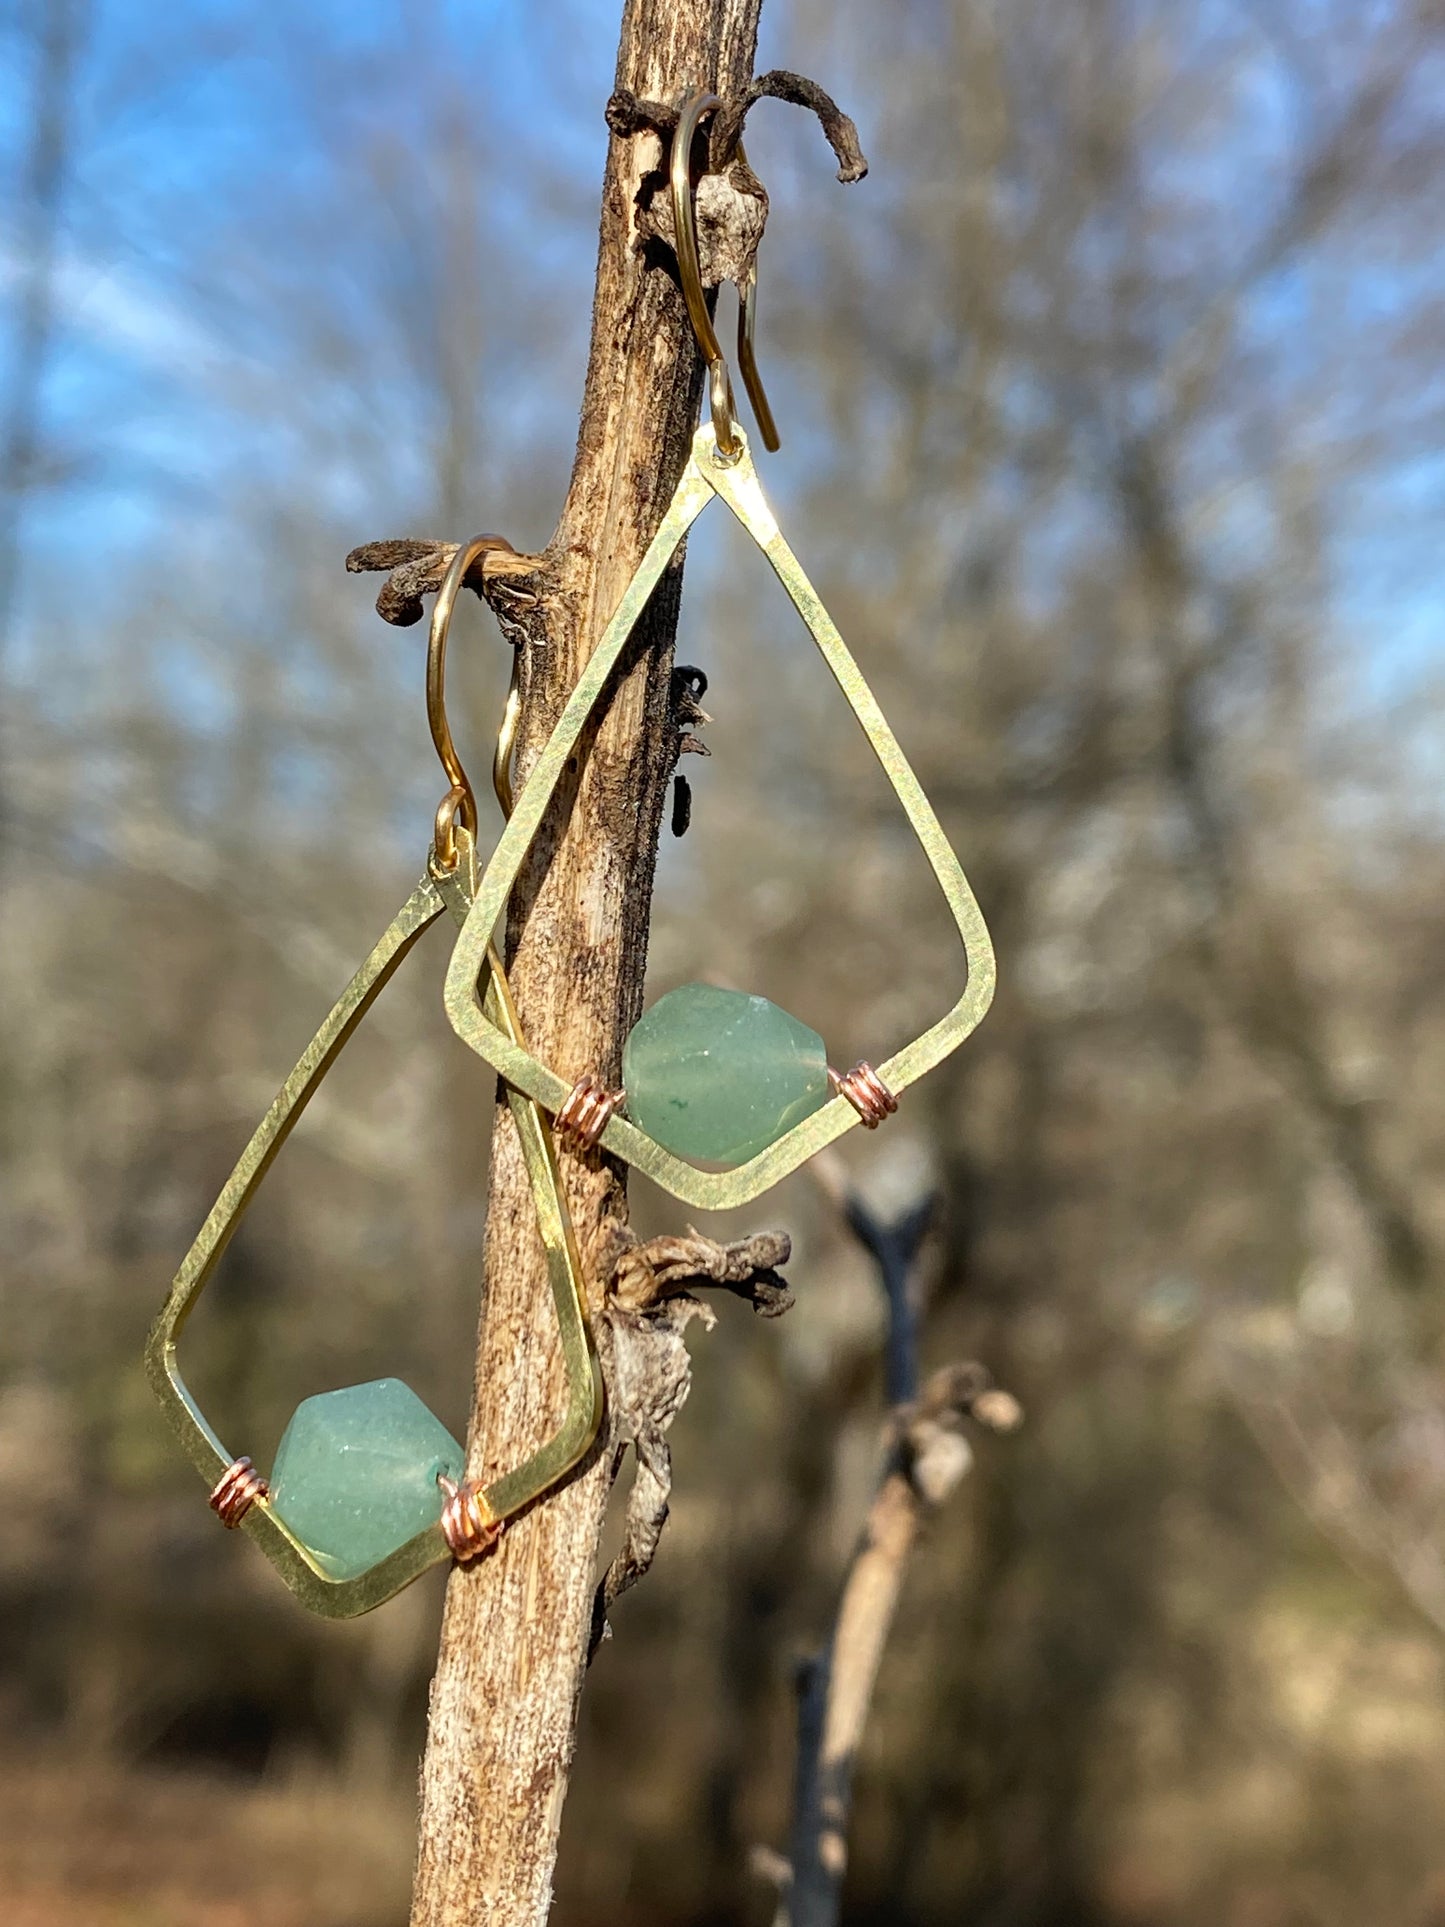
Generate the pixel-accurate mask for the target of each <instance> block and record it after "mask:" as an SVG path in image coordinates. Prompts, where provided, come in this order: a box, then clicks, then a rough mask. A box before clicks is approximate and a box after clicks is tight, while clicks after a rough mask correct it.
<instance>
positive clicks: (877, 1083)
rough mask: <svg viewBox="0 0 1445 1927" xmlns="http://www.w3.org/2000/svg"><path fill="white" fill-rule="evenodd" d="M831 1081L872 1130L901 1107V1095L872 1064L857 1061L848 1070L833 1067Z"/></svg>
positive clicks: (830, 1071)
mask: <svg viewBox="0 0 1445 1927" xmlns="http://www.w3.org/2000/svg"><path fill="white" fill-rule="evenodd" d="M828 1082H829V1083H830V1084H831V1085H832V1086H833V1089H834V1091H835V1092H836V1093H837V1094H838V1095H839V1096H840V1097H846V1098H847V1100H848V1102H849V1103H850V1104H851V1105H852V1106H853V1109H854V1110H855V1111H856V1112H857V1113H858V1115H859V1117H861V1118H862V1120H863V1124H864V1128H865V1129H867V1130H869V1131H876V1130H877V1129H878V1126H879V1125H880V1124H881V1123H882V1122H883V1120H884V1118H885V1117H892V1115H893V1113H894V1112H895V1111H896V1110H897V1109H898V1099H897V1098H896V1097H895V1096H894V1095H893V1093H892V1091H890V1090H889V1088H888V1086H887V1085H886V1084H885V1083H884V1082H883V1079H882V1078H881V1077H880V1076H879V1075H878V1073H877V1071H875V1070H874V1068H873V1066H872V1065H871V1064H866V1063H865V1064H855V1065H854V1066H853V1068H852V1070H851V1071H847V1072H843V1071H835V1070H831V1069H830V1070H829V1072H828Z"/></svg>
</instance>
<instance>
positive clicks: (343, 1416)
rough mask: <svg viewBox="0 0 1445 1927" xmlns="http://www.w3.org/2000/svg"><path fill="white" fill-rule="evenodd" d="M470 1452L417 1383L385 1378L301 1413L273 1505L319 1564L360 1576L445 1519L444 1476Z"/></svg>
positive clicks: (280, 1460) (455, 1473) (334, 1572)
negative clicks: (439, 1483)
mask: <svg viewBox="0 0 1445 1927" xmlns="http://www.w3.org/2000/svg"><path fill="white" fill-rule="evenodd" d="M465 1462H466V1461H465V1455H464V1453H463V1452H462V1448H461V1447H460V1446H459V1445H458V1444H457V1442H456V1440H455V1439H454V1438H453V1437H452V1435H451V1433H450V1432H449V1431H448V1430H447V1428H446V1427H445V1426H444V1425H443V1424H442V1422H441V1420H440V1419H439V1418H434V1417H433V1416H432V1414H431V1413H430V1412H429V1411H428V1410H427V1408H426V1406H425V1405H423V1404H422V1402H421V1400H420V1399H419V1398H418V1397H417V1395H416V1393H415V1392H414V1391H413V1390H412V1389H411V1387H410V1386H409V1385H403V1384H402V1382H401V1380H400V1379H399V1378H378V1379H376V1380H375V1381H374V1382H373V1383H372V1384H370V1385H348V1386H347V1387H346V1388H345V1389H344V1390H343V1391H340V1392H321V1393H319V1394H318V1395H317V1396H316V1397H315V1398H308V1399H305V1400H303V1402H302V1403H301V1404H300V1405H298V1406H297V1407H296V1411H295V1413H294V1414H293V1416H292V1419H291V1423H290V1424H289V1425H288V1426H287V1427H286V1430H285V1431H284V1432H283V1433H282V1435H281V1443H280V1445H278V1446H277V1448H276V1463H275V1466H274V1467H273V1469H272V1472H271V1507H272V1510H273V1511H274V1512H276V1513H277V1514H279V1516H280V1517H281V1518H282V1519H284V1520H285V1522H286V1524H287V1525H288V1526H289V1527H290V1528H291V1530H292V1531H293V1532H294V1533H295V1534H296V1537H297V1538H298V1539H299V1540H300V1541H301V1543H302V1544H303V1545H304V1546H306V1547H308V1548H309V1549H310V1551H311V1552H312V1553H313V1554H314V1555H315V1557H316V1561H317V1564H318V1565H320V1566H322V1567H323V1568H324V1569H325V1570H326V1572H328V1573H329V1574H330V1575H331V1576H332V1577H333V1578H335V1579H355V1578H356V1577H357V1575H358V1574H359V1573H363V1572H367V1571H369V1569H370V1568H371V1567H372V1566H374V1565H376V1564H378V1563H379V1562H380V1561H381V1560H382V1559H384V1558H385V1557H386V1555H387V1554H388V1553H389V1552H395V1551H396V1549H397V1547H398V1546H404V1545H405V1544H406V1542H407V1540H408V1539H414V1538H415V1537H416V1535H417V1533H419V1532H421V1531H423V1530H424V1529H425V1528H426V1527H427V1526H429V1525H435V1524H436V1523H437V1521H438V1520H439V1519H440V1517H441V1512H442V1506H443V1504H444V1502H445V1494H444V1493H442V1492H441V1491H439V1490H438V1487H437V1474H438V1473H439V1472H444V1473H445V1474H446V1476H447V1477H448V1478H449V1479H460V1478H461V1476H462V1470H463V1467H464V1465H465Z"/></svg>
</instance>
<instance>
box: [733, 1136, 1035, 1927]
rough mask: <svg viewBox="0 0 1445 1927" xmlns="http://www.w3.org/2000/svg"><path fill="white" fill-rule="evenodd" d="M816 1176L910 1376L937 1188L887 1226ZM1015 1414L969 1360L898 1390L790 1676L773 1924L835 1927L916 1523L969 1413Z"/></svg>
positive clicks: (959, 1455) (832, 1175) (954, 1481)
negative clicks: (861, 1752)
mask: <svg viewBox="0 0 1445 1927" xmlns="http://www.w3.org/2000/svg"><path fill="white" fill-rule="evenodd" d="M819 1176H820V1180H821V1182H822V1183H823V1185H824V1187H825V1189H827V1190H828V1192H829V1194H830V1195H831V1196H833V1198H834V1199H835V1201H836V1202H837V1203H838V1205H839V1208H840V1209H841V1210H842V1211H843V1214H844V1216H845V1218H846V1221H847V1223H848V1225H849V1227H850V1229H851V1230H852V1231H853V1233H854V1235H855V1237H857V1238H858V1240H859V1242H860V1243H861V1244H862V1245H863V1246H864V1248H865V1249H866V1250H867V1251H869V1252H870V1253H871V1254H872V1256H873V1258H874V1261H875V1263H876V1264H877V1266H878V1273H879V1283H880V1285H881V1286H882V1289H883V1292H884V1295H885V1297H886V1299H887V1302H888V1322H889V1334H888V1357H889V1381H890V1385H892V1384H908V1385H915V1384H916V1383H917V1378H918V1365H917V1356H916V1351H917V1323H916V1319H915V1317H914V1311H913V1291H912V1279H911V1276H910V1273H911V1269H912V1267H913V1265H914V1263H915V1262H916V1259H917V1255H918V1252H919V1249H920V1247H921V1245H922V1242H923V1239H924V1236H925V1234H926V1231H927V1227H928V1222H929V1220H930V1218H931V1216H932V1213H933V1208H934V1204H935V1199H934V1198H933V1197H932V1196H929V1197H927V1198H925V1199H922V1200H920V1201H919V1203H918V1204H916V1205H914V1206H912V1207H911V1208H910V1209H909V1210H908V1211H906V1212H904V1213H903V1214H902V1216H901V1217H899V1218H898V1219H896V1220H895V1221H893V1222H892V1223H891V1224H890V1223H888V1222H886V1221H885V1220H882V1219H880V1218H879V1217H878V1216H877V1215H876V1214H875V1213H874V1212H872V1211H871V1210H870V1209H869V1207H868V1206H867V1205H866V1204H865V1202H864V1201H863V1199H862V1198H861V1197H860V1196H859V1194H858V1193H857V1191H856V1190H854V1189H853V1188H852V1187H851V1186H849V1185H848V1184H847V1182H846V1179H844V1177H843V1176H842V1167H841V1165H839V1164H837V1163H836V1162H829V1163H825V1164H823V1166H822V1168H821V1170H820V1173H819ZM1022 1418H1023V1412H1022V1409H1021V1407H1020V1406H1019V1403H1018V1401H1017V1400H1016V1399H1015V1398H1014V1397H1013V1396H1012V1395H1011V1394H1010V1393H1008V1392H1005V1391H1001V1390H1000V1389H999V1388H998V1387H996V1386H995V1385H994V1384H993V1381H992V1379H991V1377H990V1375H989V1373H988V1371H987V1370H986V1369H985V1367H984V1366H982V1365H979V1364H975V1363H972V1362H969V1363H961V1364H954V1365H947V1366H944V1367H943V1369H942V1370H940V1371H936V1372H934V1373H933V1374H932V1375H931V1376H930V1377H929V1379H928V1380H927V1382H926V1383H925V1384H924V1386H923V1389H922V1390H921V1392H919V1393H918V1394H917V1395H916V1396H911V1397H909V1398H907V1399H904V1400H896V1399H895V1401H894V1404H893V1410H892V1412H891V1413H890V1416H889V1420H888V1424H887V1428H886V1430H885V1434H884V1445H883V1454H882V1464H881V1467H880V1471H879V1479H878V1485H877V1489H876V1491H875V1493H874V1497H873V1502H872V1504H871V1505H870V1506H869V1508H868V1516H867V1518H866V1520H865V1522H864V1526H863V1531H862V1534H861V1536H860V1538H859V1541H858V1544H857V1546H856V1548H855V1549H854V1552H853V1556H852V1559H851V1560H850V1562H849V1566H848V1571H847V1573H846V1575H845V1577H844V1581H843V1587H842V1591H841V1594H840V1596H839V1601H838V1611H837V1615H836V1617H835V1619H834V1623H833V1632H832V1637H831V1638H830V1640H829V1642H828V1646H827V1649H826V1651H825V1652H823V1653H821V1654H819V1655H817V1656H816V1657H814V1658H813V1659H811V1660H809V1661H808V1662H807V1663H806V1664H805V1665H804V1666H803V1667H802V1668H801V1669H800V1671H799V1674H798V1681H797V1689H798V1761H797V1770H796V1776H795V1782H794V1806H793V1837H792V1854H791V1859H789V1860H784V1859H783V1858H782V1856H780V1855H777V1854H773V1853H771V1852H768V1853H765V1854H763V1855H761V1856H759V1855H755V1856H754V1860H753V1865H754V1869H755V1871H757V1872H759V1873H761V1874H763V1875H765V1876H766V1877H767V1878H769V1879H770V1880H771V1881H772V1882H773V1883H774V1884H775V1885H776V1886H777V1888H778V1893H779V1902H778V1916H777V1918H778V1923H779V1927H834V1924H835V1923H836V1921H837V1919H838V1912H839V1906H840V1903H841V1899H842V1890H843V1877H844V1874H845V1872H846V1870H847V1864H848V1849H847V1828H848V1815H849V1809H850V1806H851V1801H852V1786H853V1765H854V1761H855V1760H856V1758H857V1754H858V1747H859V1745H860V1743H861V1741H862V1737H863V1732H864V1729H865V1727H866V1725H867V1720H868V1713H869V1709H870V1707H871V1705H872V1701H873V1689H874V1684H875V1682H876V1680H877V1677H878V1668H879V1665H880V1663H881V1661H882V1658H883V1651H884V1648H885V1646H886V1644H887V1640H888V1634H889V1631H890V1630H891V1628H892V1624H893V1616H894V1613H895V1611H896V1609H897V1604H898V1596H899V1592H900V1590H901V1588H902V1584H903V1577H904V1573H905V1572H906V1570H907V1565H908V1558H909V1555H910V1553H911V1552H912V1549H913V1545H914V1542H915V1540H916V1538H917V1536H918V1531H919V1527H920V1525H921V1524H922V1522H923V1519H924V1517H925V1516H926V1514H927V1513H929V1512H930V1511H932V1510H934V1509H935V1508H936V1507H938V1506H940V1505H941V1504H942V1503H943V1502H944V1500H945V1499H947V1498H948V1496H949V1495H950V1494H951V1493H952V1492H953V1491H954V1490H955V1488H956V1487H957V1486H958V1484H959V1482H960V1481H961V1480H962V1478H963V1477H964V1475H965V1474H966V1473H967V1471H968V1469H969V1466H970V1465H971V1464H972V1460H973V1454H972V1450H971V1448H970V1446H969V1442H968V1439H967V1437H966V1435H965V1429H964V1428H965V1421H967V1420H972V1421H973V1422H975V1423H977V1424H980V1425H984V1426H986V1427H988V1428H989V1429H990V1430H992V1431H997V1432H1011V1431H1012V1430H1013V1429H1014V1428H1015V1427H1016V1426H1017V1425H1018V1424H1020V1423H1021V1421H1022Z"/></svg>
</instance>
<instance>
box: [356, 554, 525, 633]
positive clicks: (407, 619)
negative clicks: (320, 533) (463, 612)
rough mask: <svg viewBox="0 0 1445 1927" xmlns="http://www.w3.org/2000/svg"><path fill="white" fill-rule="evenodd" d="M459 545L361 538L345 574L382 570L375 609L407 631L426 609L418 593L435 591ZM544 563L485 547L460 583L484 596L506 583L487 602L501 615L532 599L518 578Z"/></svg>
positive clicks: (362, 573)
mask: <svg viewBox="0 0 1445 1927" xmlns="http://www.w3.org/2000/svg"><path fill="white" fill-rule="evenodd" d="M460 547H461V543H460V542H444V541H442V540H441V538H440V537H437V536H407V535H404V536H395V537H392V538H391V539H389V540H383V541H380V542H363V543H362V545H361V547H360V548H358V549H353V550H352V551H351V553H350V555H348V556H347V558H346V568H347V573H348V574H350V575H365V574H370V573H372V572H374V571H376V570H378V569H385V570H386V571H387V579H386V581H385V582H384V583H383V584H382V585H381V590H380V593H379V594H378V595H377V598H376V613H377V614H378V615H379V616H380V617H381V619H382V621H383V622H389V623H391V624H393V625H394V627H396V628H398V629H409V628H411V626H412V624H413V623H417V622H420V621H421V619H422V616H423V614H424V613H425V611H424V609H423V606H422V597H423V596H428V595H435V594H436V592H437V590H438V589H439V588H440V587H441V586H442V578H443V576H445V574H446V572H447V570H448V569H449V568H450V567H451V565H452V558H453V556H455V554H456V552H457V550H458V549H459V548H460ZM542 567H543V558H542V557H541V556H539V555H512V554H509V553H508V552H507V551H506V550H505V549H488V550H486V551H485V552H484V553H483V554H481V555H479V556H478V557H477V559H476V561H475V562H473V564H472V566H471V567H470V568H469V569H468V570H467V573H466V576H465V577H464V579H463V583H462V586H463V588H466V589H470V590H472V591H473V593H474V594H476V595H479V596H485V595H486V591H487V588H488V586H497V585H499V584H504V585H505V588H506V595H505V597H504V598H500V599H499V598H496V597H493V598H492V599H491V600H492V606H493V608H494V609H495V610H496V612H497V615H498V617H499V618H501V619H505V615H506V613H507V611H508V609H509V608H510V609H511V610H513V611H515V610H516V609H518V608H521V607H526V606H529V605H530V604H531V603H533V602H534V601H535V600H536V597H535V596H534V595H532V594H530V593H529V592H528V591H527V590H526V589H525V588H524V587H523V586H522V579H524V578H526V577H529V576H535V575H537V574H538V572H539V571H540V570H541V569H542ZM489 577H490V578H492V582H491V585H489V583H488V578H489Z"/></svg>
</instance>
